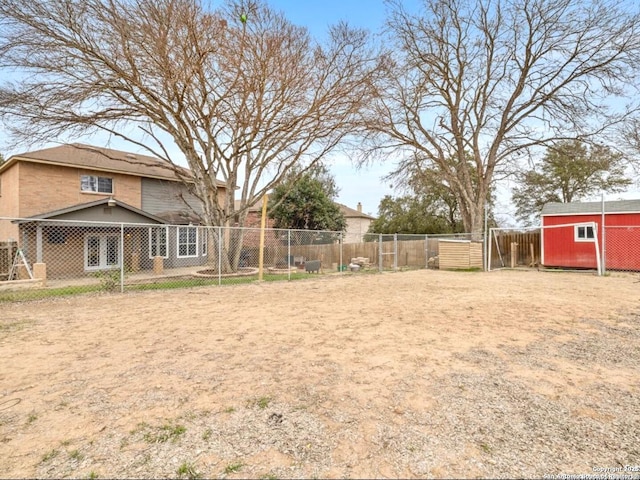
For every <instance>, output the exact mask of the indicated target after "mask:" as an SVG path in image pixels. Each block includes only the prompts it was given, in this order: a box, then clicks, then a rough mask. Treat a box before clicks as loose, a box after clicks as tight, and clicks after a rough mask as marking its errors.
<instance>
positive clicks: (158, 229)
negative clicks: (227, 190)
mask: <svg viewBox="0 0 640 480" xmlns="http://www.w3.org/2000/svg"><path fill="white" fill-rule="evenodd" d="M344 238H345V235H344V233H343V232H331V231H308V230H282V229H265V230H264V231H261V230H260V229H258V228H240V227H233V228H224V227H204V226H197V225H165V224H132V223H97V222H81V221H64V220H37V219H7V218H5V219H0V301H2V300H12V299H13V300H20V299H29V298H43V297H47V296H57V295H64V294H73V293H82V292H94V291H110V292H125V291H136V290H150V289H166V288H180V287H195V286H203V285H229V284H240V283H248V282H253V281H257V280H264V281H274V280H296V279H300V278H308V277H309V276H312V275H329V274H336V275H341V274H342V275H344V274H362V273H365V272H381V271H396V270H405V269H417V268H426V267H427V266H428V265H429V258H430V256H433V255H435V256H436V257H437V255H438V248H437V245H436V244H435V243H434V242H436V241H437V238H435V237H434V236H427V235H381V234H365V235H364V236H363V237H362V241H359V242H350V243H346V242H345V241H344ZM261 244H262V245H263V248H262V249H261V248H260V245H261ZM434 245H436V246H434ZM431 267H433V268H435V267H437V264H435V265H433V264H432V265H431Z"/></svg>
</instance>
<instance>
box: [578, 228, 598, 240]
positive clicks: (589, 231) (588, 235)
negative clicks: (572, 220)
mask: <svg viewBox="0 0 640 480" xmlns="http://www.w3.org/2000/svg"><path fill="white" fill-rule="evenodd" d="M574 228H575V230H574V232H575V234H574V240H575V241H576V242H595V238H596V237H595V232H594V231H593V227H592V226H591V225H576V226H575V227H574Z"/></svg>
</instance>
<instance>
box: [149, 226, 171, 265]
mask: <svg viewBox="0 0 640 480" xmlns="http://www.w3.org/2000/svg"><path fill="white" fill-rule="evenodd" d="M167 231H168V227H151V228H149V258H153V257H163V258H167V257H168V256H169V249H168V248H167Z"/></svg>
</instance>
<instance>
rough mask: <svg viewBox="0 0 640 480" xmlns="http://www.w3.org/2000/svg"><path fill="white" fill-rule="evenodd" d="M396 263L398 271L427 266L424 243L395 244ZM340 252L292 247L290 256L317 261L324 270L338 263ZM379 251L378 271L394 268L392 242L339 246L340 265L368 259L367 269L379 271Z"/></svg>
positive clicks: (333, 246)
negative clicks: (380, 265)
mask: <svg viewBox="0 0 640 480" xmlns="http://www.w3.org/2000/svg"><path fill="white" fill-rule="evenodd" d="M396 245H397V247H396V248H397V263H396V264H395V265H396V266H398V267H420V268H424V267H426V265H427V254H426V244H425V240H398V241H397V242H396ZM340 248H341V245H340V244H338V243H335V244H328V245H292V246H291V255H293V256H297V257H298V256H301V257H304V258H305V259H306V260H321V261H322V267H323V268H324V269H325V270H326V269H328V268H330V267H331V266H332V265H333V264H336V265H338V264H339V263H340ZM380 248H382V253H383V255H382V268H393V267H394V255H393V253H394V242H393V239H391V240H390V241H383V242H378V241H376V242H363V243H343V244H342V264H343V265H348V264H349V262H350V261H351V259H352V258H357V257H365V258H369V260H370V263H371V265H376V266H378V267H379V264H380Z"/></svg>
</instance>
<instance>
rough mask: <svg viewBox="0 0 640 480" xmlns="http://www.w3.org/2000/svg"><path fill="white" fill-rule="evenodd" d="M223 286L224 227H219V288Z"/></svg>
mask: <svg viewBox="0 0 640 480" xmlns="http://www.w3.org/2000/svg"><path fill="white" fill-rule="evenodd" d="M220 285H222V227H218V286H220Z"/></svg>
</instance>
